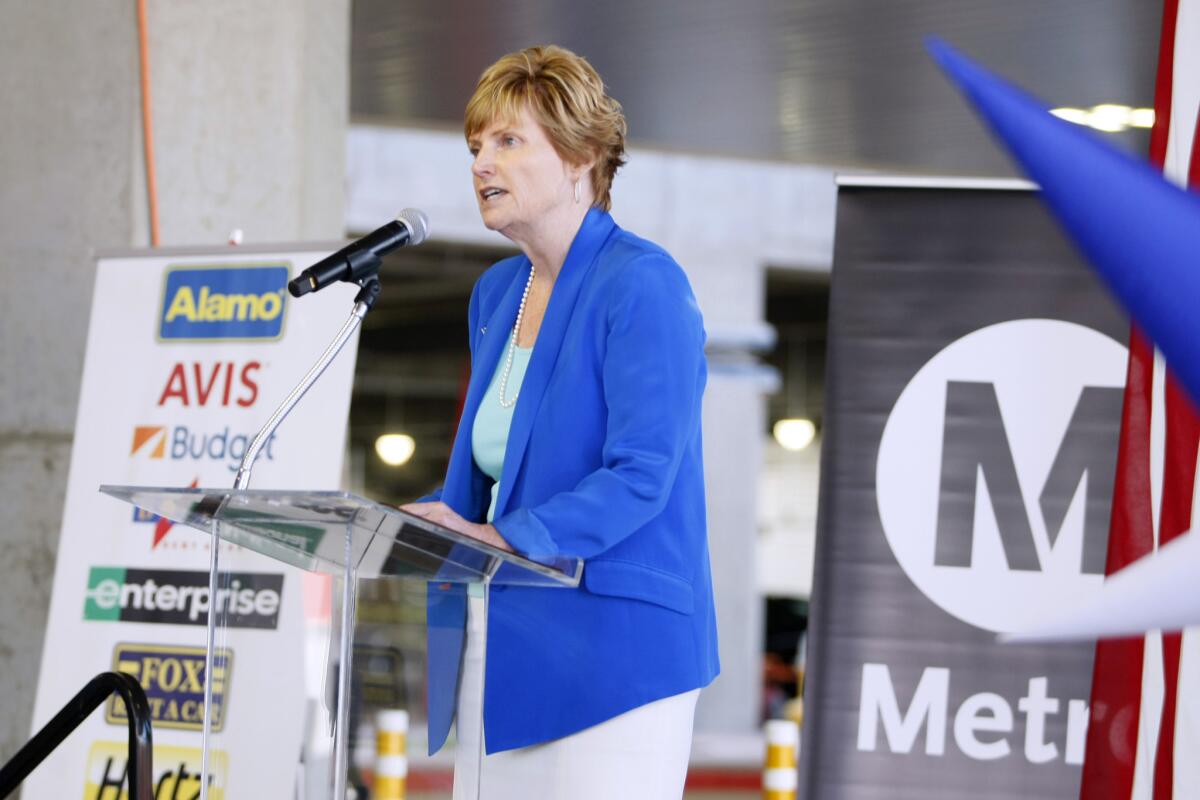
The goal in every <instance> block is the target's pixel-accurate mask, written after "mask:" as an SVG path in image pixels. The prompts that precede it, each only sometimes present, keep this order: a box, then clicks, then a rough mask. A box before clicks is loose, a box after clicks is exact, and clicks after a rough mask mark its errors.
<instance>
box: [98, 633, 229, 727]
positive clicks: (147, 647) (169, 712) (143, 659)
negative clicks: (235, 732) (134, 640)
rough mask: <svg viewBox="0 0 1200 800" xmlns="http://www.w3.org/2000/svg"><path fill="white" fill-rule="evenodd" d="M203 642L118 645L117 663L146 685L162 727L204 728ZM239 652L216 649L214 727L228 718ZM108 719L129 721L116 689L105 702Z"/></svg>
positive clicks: (117, 667) (115, 651)
mask: <svg viewBox="0 0 1200 800" xmlns="http://www.w3.org/2000/svg"><path fill="white" fill-rule="evenodd" d="M204 655H205V651H204V648H203V647H177V646H174V645H158V644H123V643H122V644H118V645H117V646H116V647H115V648H114V649H113V669H114V670H115V671H117V672H124V673H125V674H127V675H132V676H133V677H134V678H136V679H137V682H138V683H140V684H141V685H142V688H143V689H145V690H146V700H147V701H149V703H150V715H151V719H153V720H154V727H156V728H174V729H176V730H184V731H199V730H202V729H203V728H204ZM232 669H233V653H232V652H231V651H230V650H227V649H225V648H219V649H217V650H216V651H215V652H214V653H213V690H212V703H213V704H212V708H213V715H212V729H213V730H214V731H219V730H221V727H222V726H223V725H224V724H225V704H226V698H227V697H228V694H229V676H230V672H231V671H232ZM104 719H105V720H106V721H107V722H110V723H112V724H113V725H126V724H128V721H129V715H128V713H127V712H126V709H125V703H124V702H122V701H121V699H120V698H119V697H117V696H116V695H115V694H114V695H113V696H112V697H110V698H109V700H108V704H107V705H106V706H105V708H104Z"/></svg>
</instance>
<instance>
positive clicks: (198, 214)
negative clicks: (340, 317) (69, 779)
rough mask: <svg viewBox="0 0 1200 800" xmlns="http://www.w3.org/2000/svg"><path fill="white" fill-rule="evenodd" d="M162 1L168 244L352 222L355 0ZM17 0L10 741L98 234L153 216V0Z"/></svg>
mask: <svg viewBox="0 0 1200 800" xmlns="http://www.w3.org/2000/svg"><path fill="white" fill-rule="evenodd" d="M149 6H150V9H149V13H150V37H149V39H150V58H151V79H152V85H153V89H152V99H153V104H154V125H155V130H154V133H155V146H156V151H157V152H156V157H157V158H156V162H157V171H158V182H159V212H160V218H161V233H162V244H164V245H186V244H211V243H222V242H224V241H225V240H226V237H227V236H228V234H229V232H230V230H231V229H233V228H242V229H244V230H245V232H246V237H247V241H248V242H251V241H253V242H266V241H294V240H300V239H333V238H338V237H340V236H341V235H342V232H343V228H342V223H343V211H342V205H343V196H344V187H343V175H344V165H345V132H346V123H347V116H348V97H349V92H348V87H347V80H348V77H347V69H348V55H347V51H348V35H349V34H348V27H349V7H348V2H347V0H303V2H292V1H291V0H264V1H263V2H256V3H240V2H232V0H210V1H209V2H205V3H151V4H149ZM0 15H2V17H3V19H4V24H3V25H0V86H2V87H3V89H2V91H0V97H3V98H4V111H3V113H2V114H0V142H2V143H3V144H2V146H0V175H3V176H4V180H3V181H0V248H2V249H0V259H2V261H0V263H2V264H3V268H2V274H3V276H4V277H5V278H7V279H9V287H8V289H7V290H6V291H4V292H0V336H2V338H0V341H2V342H3V345H2V346H0V509H2V512H0V585H3V587H4V589H3V593H2V594H0V712H2V713H0V760H2V759H4V758H6V757H7V756H8V755H10V754H11V753H12V752H13V751H14V750H15V749H16V748H17V747H18V746H20V744H21V743H23V742H24V741H25V740H26V739H28V737H29V733H30V731H29V726H30V714H31V711H32V702H33V695H34V687H35V686H36V682H37V676H38V672H39V668H40V660H41V646H42V634H43V630H44V626H45V619H46V609H47V606H48V602H49V595H50V591H51V586H50V581H51V576H52V574H53V568H54V560H55V557H56V551H57V544H58V537H59V526H60V521H61V515H62V503H63V496H64V493H65V489H66V475H67V466H68V461H69V456H70V446H71V440H72V436H73V431H74V424H75V410H76V404H77V400H78V393H79V375H80V369H81V367H82V364H83V350H84V343H85V337H86V330H87V320H88V313H89V307H90V302H91V291H92V280H93V277H92V269H91V267H92V258H91V253H92V252H93V251H94V250H97V249H102V248H112V247H129V246H144V245H146V244H148V242H149V236H148V224H147V222H146V195H145V191H144V173H143V169H142V156H141V152H142V150H141V148H142V145H141V124H140V106H139V103H140V91H139V87H138V51H137V19H136V12H135V4H134V3H133V2H130V0H120V2H118V0H96V2H87V3H75V2H68V0H41V2H37V3H24V2H19V0H0ZM17 279H19V281H18V280H17ZM118 379H119V376H118ZM67 699H68V698H63V701H64V702H65V701H66V700H67Z"/></svg>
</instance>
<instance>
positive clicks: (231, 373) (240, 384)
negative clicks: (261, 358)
mask: <svg viewBox="0 0 1200 800" xmlns="http://www.w3.org/2000/svg"><path fill="white" fill-rule="evenodd" d="M260 369H262V364H260V363H259V362H257V361H249V362H247V363H245V364H243V365H242V366H241V367H240V368H239V367H238V365H237V364H236V363H235V362H232V361H218V362H215V363H213V364H211V365H209V364H202V363H200V362H191V363H189V364H183V363H177V364H175V366H174V367H173V368H172V369H171V374H170V375H168V376H167V382H166V384H164V385H163V390H162V393H161V394H159V396H158V405H160V406H163V405H167V404H168V403H169V402H172V401H173V402H175V403H178V404H179V405H181V406H184V407H190V406H193V405H195V406H201V407H203V406H207V405H209V402H210V401H211V402H212V405H214V406H216V405H219V406H222V407H223V408H228V407H229V406H230V405H231V404H232V405H236V406H238V407H239V408H249V407H250V406H252V405H254V401H255V400H257V399H258V382H257V381H256V380H255V373H257V372H258V371H259V370H260Z"/></svg>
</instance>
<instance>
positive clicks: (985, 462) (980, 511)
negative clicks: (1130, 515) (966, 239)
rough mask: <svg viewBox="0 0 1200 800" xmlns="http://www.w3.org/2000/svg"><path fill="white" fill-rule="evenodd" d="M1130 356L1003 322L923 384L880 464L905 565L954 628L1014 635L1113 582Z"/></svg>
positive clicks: (942, 357)
mask: <svg viewBox="0 0 1200 800" xmlns="http://www.w3.org/2000/svg"><path fill="white" fill-rule="evenodd" d="M1125 364H1126V351H1125V348H1124V347H1122V346H1121V345H1120V344H1118V343H1117V342H1115V341H1113V340H1112V339H1110V338H1108V337H1107V336H1104V335H1103V334H1101V333H1098V332H1097V331H1095V330H1092V329H1091V328H1087V327H1084V326H1082V325H1077V324H1074V323H1069V322H1063V321H1059V320H1048V319H1025V320H1015V321H1011V322H1003V323H1000V324H997V325H991V326H989V327H986V328H982V329H980V330H977V331H975V332H973V333H970V334H968V335H967V336H964V337H963V338H961V339H959V340H957V341H955V342H953V343H951V344H950V345H949V346H947V347H946V348H945V349H943V350H942V351H941V352H939V353H938V354H937V355H936V356H934V357H933V358H932V359H931V360H930V361H929V362H928V363H926V364H925V365H924V366H923V367H922V368H921V369H920V370H919V371H918V372H917V373H916V375H914V376H913V378H912V380H911V381H910V382H909V384H908V385H907V386H906V387H905V388H904V391H903V392H902V393H901V394H900V397H899V399H898V400H897V401H896V405H895V406H894V407H893V409H892V412H891V414H890V415H889V417H888V420H887V423H886V425H885V427H884V431H883V437H882V439H881V440H880V445H879V456H878V461H877V462H876V474H875V484H876V487H875V488H876V499H877V502H878V506H879V517H880V522H881V523H882V525H883V532H884V535H885V536H886V538H887V541H888V544H889V545H890V547H891V549H892V552H893V554H894V555H895V556H896V560H897V561H898V562H899V564H900V566H901V568H903V570H904V571H905V573H906V574H907V575H908V577H909V578H910V579H911V580H912V582H913V583H914V584H916V586H917V588H918V589H920V590H921V591H922V592H923V593H924V594H925V595H926V596H927V597H928V598H929V599H930V600H932V601H933V602H934V603H936V604H937V605H938V606H940V607H941V608H942V609H943V610H944V611H946V612H948V613H950V614H951V615H953V616H955V617H957V618H958V619H960V620H962V621H964V622H967V623H969V624H971V625H974V626H976V627H979V628H983V629H985V630H989V631H996V632H1009V631H1014V630H1018V629H1020V628H1022V627H1025V626H1027V625H1029V624H1031V623H1032V622H1034V621H1036V620H1037V619H1038V618H1039V616H1040V615H1043V614H1044V613H1045V612H1046V610H1047V609H1049V608H1053V607H1055V606H1057V605H1059V604H1061V603H1064V602H1068V601H1072V600H1076V599H1078V598H1079V597H1081V596H1085V595H1087V594H1088V593H1090V592H1092V591H1095V590H1096V589H1097V588H1098V587H1099V586H1100V585H1101V583H1102V582H1103V580H1104V562H1105V557H1106V553H1107V544H1108V519H1109V506H1110V500H1111V495H1112V486H1113V479H1114V475H1115V468H1116V452H1117V436H1118V433H1119V430H1120V417H1121V402H1122V396H1123V388H1122V387H1123V385H1124V381H1125Z"/></svg>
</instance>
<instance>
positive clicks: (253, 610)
mask: <svg viewBox="0 0 1200 800" xmlns="http://www.w3.org/2000/svg"><path fill="white" fill-rule="evenodd" d="M100 491H102V492H104V493H105V494H108V495H111V496H112V497H115V498H117V499H120V500H124V501H126V502H128V503H131V504H133V505H135V506H137V507H139V508H141V509H143V510H145V511H149V512H152V513H154V514H157V515H159V516H160V517H163V518H166V519H168V520H171V521H173V522H175V523H178V524H182V525H187V526H189V527H191V528H195V529H197V530H200V531H203V532H205V533H207V534H210V535H211V536H212V537H213V539H212V543H211V545H212V546H211V547H209V548H208V549H209V554H210V569H209V573H210V574H209V589H208V594H207V597H208V598H214V597H215V598H218V602H216V603H213V604H211V605H210V607H215V608H214V611H213V612H212V613H209V614H208V618H209V619H208V626H207V634H208V635H207V642H206V662H205V671H204V675H205V677H206V680H205V681H204V683H205V686H204V690H205V694H204V729H203V753H204V756H203V760H204V767H203V770H202V772H201V774H202V775H207V776H210V777H209V781H208V782H202V797H203V798H204V799H205V800H207V797H208V795H209V794H210V790H211V793H212V794H213V796H214V798H215V797H217V796H218V791H217V789H218V788H220V789H221V791H220V795H219V796H221V797H225V798H231V799H234V800H236V798H241V797H250V796H257V792H254V791H251V792H246V791H245V789H240V788H239V786H238V782H237V780H230V783H229V786H228V790H229V791H228V792H227V793H226V792H225V791H224V787H219V786H216V785H214V786H212V787H210V785H209V783H210V782H212V781H213V778H212V776H213V775H214V773H219V770H216V769H215V768H213V767H212V766H211V765H210V755H211V757H212V758H213V759H217V758H218V757H220V758H227V756H226V755H225V754H224V753H221V752H219V750H218V748H216V747H215V746H213V745H214V743H215V742H219V738H220V736H221V735H222V734H221V733H220V729H221V726H222V724H223V723H224V720H225V716H226V714H225V713H224V712H225V710H226V709H225V708H224V705H225V701H226V697H225V695H224V693H223V692H222V691H221V688H222V687H221V676H222V675H225V674H227V665H228V663H229V661H230V660H231V659H232V657H233V649H234V648H232V646H231V645H230V639H231V632H232V637H233V638H234V639H236V638H237V636H239V635H246V631H247V629H254V628H261V627H264V626H265V625H266V624H267V623H266V622H263V621H262V620H261V619H259V617H256V616H255V614H259V612H265V613H266V614H267V617H268V618H269V616H270V614H269V612H271V610H272V609H271V608H270V602H269V599H270V598H269V597H268V599H267V601H266V602H259V599H258V598H259V595H258V594H255V593H253V592H252V593H251V594H249V595H247V594H246V592H247V591H248V589H254V590H255V592H257V591H259V590H260V589H261V588H262V587H261V586H259V585H258V584H254V583H253V581H254V580H255V578H254V576H253V575H251V574H249V573H246V572H243V571H239V569H240V567H239V563H238V558H239V555H238V554H239V552H240V549H241V548H244V550H247V551H251V552H252V553H256V554H259V555H261V556H266V557H268V558H269V559H272V560H273V561H274V562H279V563H281V564H285V565H288V566H289V567H293V568H298V569H299V570H303V571H304V573H307V575H306V576H305V577H306V578H308V580H307V581H306V583H305V588H306V589H307V590H309V591H307V593H306V598H305V606H306V611H305V617H306V619H307V618H309V617H313V615H312V614H311V613H310V612H309V610H308V609H309V608H310V607H311V606H312V605H313V602H312V597H314V596H315V597H317V599H318V603H317V604H318V606H319V605H320V603H319V601H320V598H321V597H324V598H325V606H323V608H324V615H323V616H322V614H321V613H320V612H319V611H318V613H317V614H316V616H315V618H316V619H318V620H323V622H321V623H320V624H318V625H317V628H318V629H319V635H317V636H315V637H314V636H313V635H312V630H311V629H312V626H311V625H309V626H306V628H305V630H306V634H305V638H306V642H305V645H304V651H305V653H306V658H307V659H308V660H309V662H314V661H315V662H317V663H324V664H325V665H327V666H326V669H325V672H324V678H323V680H322V681H321V683H323V684H324V687H323V689H322V690H321V691H320V692H318V693H317V694H318V698H317V701H315V702H314V700H313V698H312V695H313V694H314V692H312V691H310V692H309V694H308V701H307V704H308V705H309V706H310V707H309V708H307V709H306V710H305V711H304V712H303V715H302V716H303V717H304V720H305V721H304V722H303V725H304V727H305V730H306V731H317V732H318V734H319V735H317V736H316V737H315V738H316V739H317V740H322V741H323V744H322V741H318V743H317V744H316V745H313V744H312V742H311V740H313V739H314V736H312V735H309V734H308V733H306V734H305V736H304V738H305V742H306V744H305V746H304V747H303V748H302V749H301V750H300V751H299V753H298V754H297V758H296V761H297V764H296V765H295V766H296V777H295V779H294V784H295V788H294V789H291V788H289V789H288V790H287V791H286V792H283V793H280V794H279V795H278V796H280V797H287V798H293V797H294V798H305V799H306V800H307V799H312V800H315V798H318V797H319V798H334V800H345V798H347V796H348V795H347V785H348V775H349V774H350V772H351V771H352V770H353V768H354V765H353V764H352V763H351V761H350V757H351V755H350V753H349V744H350V737H351V735H352V734H353V733H354V731H352V730H350V728H351V716H350V715H351V709H352V708H358V709H362V708H363V706H362V701H361V698H356V697H355V696H354V694H355V691H356V683H355V681H353V680H352V676H353V675H354V670H353V666H354V665H353V660H354V658H355V650H356V645H355V640H354V635H355V621H356V610H357V605H358V587H359V581H360V580H361V579H371V578H407V579H412V580H411V581H408V582H405V583H406V584H408V583H411V584H412V585H414V586H417V587H420V588H421V590H422V594H421V596H422V597H423V590H424V586H425V585H426V584H427V583H428V582H434V583H435V584H478V585H481V586H482V587H483V594H484V597H485V598H486V597H487V590H488V587H489V586H492V585H521V586H540V587H575V586H578V585H579V581H580V578H581V577H582V572H583V563H582V562H581V561H580V560H579V559H575V558H557V559H554V560H551V561H548V562H546V563H541V562H537V561H531V560H529V559H527V558H523V557H522V556H519V555H516V554H513V553H507V552H504V551H502V550H499V549H497V548H494V547H492V546H490V545H487V544H484V543H482V542H479V541H477V540H474V539H471V538H470V537H467V536H464V535H461V534H458V533H456V532H454V531H451V530H449V529H447V528H443V527H442V526H440V525H437V524H434V523H431V522H428V521H426V520H424V519H422V518H420V517H417V516H414V515H412V514H408V513H406V512H403V511H400V510H398V509H395V508H392V507H390V506H385V505H381V504H379V503H375V502H373V501H371V500H367V499H365V498H362V497H358V496H355V495H353V494H350V493H347V492H295V491H275V490H237V489H174V488H159V487H141V486H101V487H100ZM247 557H248V556H242V558H247ZM261 561H262V560H261V559H258V563H261ZM320 576H329V577H320ZM280 580H282V579H280ZM339 584H340V586H339ZM314 587H315V589H314ZM322 587H324V588H322ZM484 608H485V609H486V600H485V604H484ZM278 619H279V617H278V616H277V617H276V618H275V621H276V622H278ZM252 633H253V632H252ZM251 635H252V634H251ZM464 635H465V632H464ZM322 640H323V641H322ZM258 641H259V642H261V641H262V638H261V635H260V638H259V639H258ZM260 646H261V645H260ZM238 649H239V663H238V669H239V671H240V674H239V676H238V680H240V681H241V683H242V684H243V685H244V684H247V683H250V684H254V685H260V686H261V685H267V684H264V683H263V681H264V680H266V681H268V682H271V687H272V688H278V687H277V686H275V683H277V682H278V681H285V680H288V679H289V676H286V675H278V676H262V675H259V676H252V677H243V676H245V675H246V673H247V672H252V671H253V670H254V669H255V667H256V665H255V664H254V663H247V658H245V657H243V656H242V652H243V651H245V650H247V649H249V648H248V647H243V646H240V645H239V648H238ZM264 668H265V666H264ZM318 671H320V670H318ZM208 676H214V677H213V680H207V677H208ZM214 684H216V686H215V688H214ZM366 686H367V683H364V682H363V681H361V680H360V681H359V682H358V684H357V690H358V691H365V690H366V689H365V688H364V687H366ZM239 699H243V700H244V698H239ZM313 706H316V707H315V708H314V707H313ZM478 707H479V708H480V709H482V703H479V704H478ZM322 708H323V711H324V713H322ZM321 719H323V720H324V721H323V722H322V721H320V720H321ZM314 720H316V721H314ZM258 722H259V721H258V720H257V719H256V720H255V723H256V724H258ZM480 722H481V721H480ZM262 724H263V725H265V724H266V723H262ZM293 733H294V732H293ZM225 735H228V733H226V734H225ZM249 736H250V738H252V740H253V741H262V742H264V745H263V746H264V747H266V746H269V744H268V743H270V742H272V741H273V740H272V739H271V738H264V736H266V737H270V736H271V734H270V731H269V728H268V727H262V728H258V729H255V733H253V734H252V735H249ZM246 738H247V737H246V736H243V737H242V741H244V740H245V739H246ZM480 739H482V737H480ZM210 751H211V754H210ZM471 755H473V756H474V757H476V758H480V759H481V758H482V757H483V753H482V742H481V746H480V748H479V752H477V753H474V754H471ZM214 763H215V762H214ZM405 764H407V762H405ZM217 766H219V765H217ZM404 769H407V766H405V767H404ZM230 774H231V776H232V773H230ZM276 780H278V776H276ZM289 781H290V778H289ZM350 782H351V783H352V784H353V783H356V781H350ZM217 783H218V784H219V783H220V780H217ZM477 789H478V787H477ZM349 796H357V797H359V798H360V800H362V798H363V793H362V791H361V789H360V790H359V791H357V792H354V793H352V794H351V795H349Z"/></svg>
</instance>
